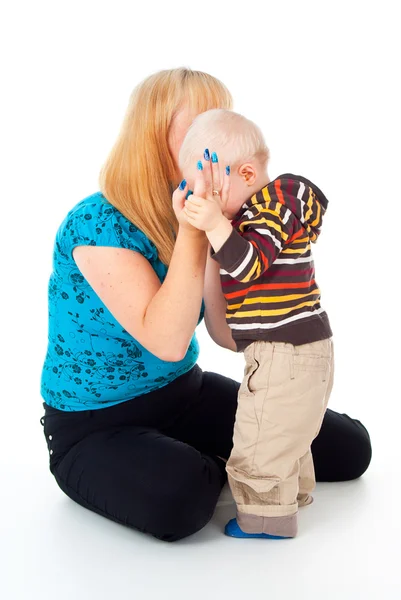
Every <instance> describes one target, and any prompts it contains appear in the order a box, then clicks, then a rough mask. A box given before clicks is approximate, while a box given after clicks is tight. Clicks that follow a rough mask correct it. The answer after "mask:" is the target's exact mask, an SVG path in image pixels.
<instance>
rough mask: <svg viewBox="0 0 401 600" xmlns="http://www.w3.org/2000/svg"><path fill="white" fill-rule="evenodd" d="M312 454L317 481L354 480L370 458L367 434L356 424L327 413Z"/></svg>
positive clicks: (341, 415) (345, 418) (346, 416)
mask: <svg viewBox="0 0 401 600" xmlns="http://www.w3.org/2000/svg"><path fill="white" fill-rule="evenodd" d="M312 453H313V460H314V464H315V471H316V480H317V481H349V480H351V479H357V478H358V477H361V475H363V474H364V473H365V472H366V470H367V469H368V467H369V464H370V461H371V458H372V447H371V442H370V437H369V433H368V432H367V430H366V428H365V427H364V426H363V425H362V423H360V421H357V420H355V419H351V418H350V417H349V416H348V415H346V414H339V413H337V412H334V411H332V410H328V411H327V412H326V415H325V418H324V421H323V425H322V428H321V430H320V433H319V435H318V437H317V438H316V439H315V440H314V442H313V444H312Z"/></svg>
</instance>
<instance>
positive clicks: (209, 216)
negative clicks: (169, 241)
mask: <svg viewBox="0 0 401 600" xmlns="http://www.w3.org/2000/svg"><path fill="white" fill-rule="evenodd" d="M185 214H186V215H187V219H188V223H190V225H192V226H193V227H196V228H197V229H200V230H201V231H206V232H208V231H212V230H213V229H216V227H218V226H219V224H220V223H221V221H222V220H223V219H225V217H224V215H223V213H222V210H221V203H220V199H219V200H218V201H216V200H214V199H211V200H209V199H207V198H206V199H205V198H200V197H199V196H195V195H194V194H192V195H191V196H189V198H188V200H187V201H186V202H185Z"/></svg>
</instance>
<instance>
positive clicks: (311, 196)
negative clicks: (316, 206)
mask: <svg viewBox="0 0 401 600" xmlns="http://www.w3.org/2000/svg"><path fill="white" fill-rule="evenodd" d="M306 206H308V207H309V210H308V211H307V213H306V215H305V221H308V220H309V217H310V216H311V214H312V207H313V192H312V190H311V189H310V188H309V198H308V202H307V203H306Z"/></svg>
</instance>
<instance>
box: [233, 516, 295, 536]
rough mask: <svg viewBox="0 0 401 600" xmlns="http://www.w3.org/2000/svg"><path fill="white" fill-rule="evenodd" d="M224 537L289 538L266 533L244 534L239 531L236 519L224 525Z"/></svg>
mask: <svg viewBox="0 0 401 600" xmlns="http://www.w3.org/2000/svg"><path fill="white" fill-rule="evenodd" d="M224 533H225V534H226V535H229V536H230V537H235V538H261V539H262V538H264V539H267V540H287V539H289V538H286V537H281V536H279V535H269V534H268V533H245V531H242V529H240V526H239V525H238V523H237V519H231V521H229V522H228V523H227V525H226V528H225V530H224Z"/></svg>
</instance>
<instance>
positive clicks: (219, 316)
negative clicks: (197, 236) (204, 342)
mask: <svg viewBox="0 0 401 600" xmlns="http://www.w3.org/2000/svg"><path fill="white" fill-rule="evenodd" d="M204 299H205V323H206V327H207V330H208V332H209V335H210V337H211V338H212V339H213V340H214V341H215V342H216V344H218V345H219V346H222V347H223V348H228V349H229V350H233V351H234V352H236V350H237V346H236V344H235V342H234V340H233V338H232V335H231V329H230V328H229V326H228V325H227V321H226V308H227V303H226V300H225V298H224V295H223V292H222V289H221V283H220V267H219V264H218V263H217V262H216V261H215V260H213V259H212V258H211V256H210V254H209V253H208V258H207V264H206V275H205V291H204Z"/></svg>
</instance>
